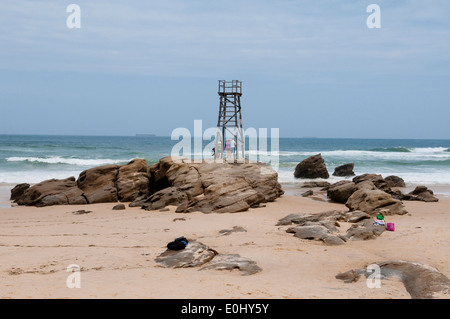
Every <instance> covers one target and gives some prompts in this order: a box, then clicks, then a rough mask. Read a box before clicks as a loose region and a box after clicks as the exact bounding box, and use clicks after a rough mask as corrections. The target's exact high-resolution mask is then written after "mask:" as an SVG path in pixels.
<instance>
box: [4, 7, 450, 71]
mask: <svg viewBox="0 0 450 319" xmlns="http://www.w3.org/2000/svg"><path fill="white" fill-rule="evenodd" d="M75 2H76V3H77V4H79V5H80V7H81V10H82V15H81V16H82V28H81V29H68V28H67V27H66V25H65V20H66V18H67V16H68V13H66V10H65V9H66V4H65V3H63V2H55V1H50V0H48V1H3V2H2V3H1V4H0V11H1V12H2V15H1V17H0V19H1V20H0V41H1V43H2V44H1V45H2V50H1V52H0V68H4V69H22V70H47V71H77V72H80V71H81V72H102V73H129V74H144V75H164V76H192V75H194V76H205V75H209V74H211V72H212V71H213V72H214V73H219V74H225V75H227V74H236V73H239V72H252V73H260V74H265V75H270V74H272V75H280V76H288V75H289V74H291V75H292V74H296V76H298V74H302V73H307V72H313V73H316V74H317V73H322V74H323V77H324V78H326V77H327V76H328V77H329V75H330V74H331V73H333V72H339V71H345V72H347V73H348V72H350V73H353V72H356V73H360V72H367V74H370V73H371V72H385V73H390V72H395V73H398V72H405V73H414V72H418V73H420V72H427V65H428V62H429V61H430V59H431V58H433V59H435V60H436V59H437V60H440V61H443V62H448V59H449V57H448V56H449V55H448V51H449V43H448V41H443V39H444V38H449V36H450V34H449V27H448V26H449V22H447V21H448V13H449V10H450V9H449V5H448V4H447V3H446V2H444V1H436V2H433V3H432V4H431V3H424V2H423V1H417V0H415V1H413V0H410V1H396V2H395V3H393V2H392V1H386V0H384V1H378V2H377V3H379V5H380V6H381V8H382V28H381V29H380V30H369V29H367V27H366V25H365V21H366V18H367V16H368V13H367V12H366V10H365V9H366V7H367V5H368V4H370V3H371V2H370V1H352V2H348V1H320V3H319V2H317V1H287V0H286V1H276V2H274V1H267V0H244V1H224V0H217V1H199V0H193V1H188V2H187V1H181V0H172V1H143V0H142V1H137V0H135V1H126V2H124V1H106V0H98V1H95V2H93V1H86V0H82V1H81V0H80V1H75ZM434 72H443V71H442V69H440V70H439V69H436V70H434Z"/></svg>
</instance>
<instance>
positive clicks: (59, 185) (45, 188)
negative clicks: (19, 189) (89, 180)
mask: <svg viewBox="0 0 450 319" xmlns="http://www.w3.org/2000/svg"><path fill="white" fill-rule="evenodd" d="M17 203H18V204H19V205H26V206H38V207H43V206H51V205H72V204H73V205H83V204H87V202H86V198H85V197H84V195H83V192H82V191H81V190H80V189H79V188H78V187H77V183H76V182H75V177H69V178H66V179H50V180H46V181H43V182H41V183H38V184H36V185H33V186H31V187H30V188H28V189H26V190H25V191H24V192H23V194H22V196H20V198H18V199H17Z"/></svg>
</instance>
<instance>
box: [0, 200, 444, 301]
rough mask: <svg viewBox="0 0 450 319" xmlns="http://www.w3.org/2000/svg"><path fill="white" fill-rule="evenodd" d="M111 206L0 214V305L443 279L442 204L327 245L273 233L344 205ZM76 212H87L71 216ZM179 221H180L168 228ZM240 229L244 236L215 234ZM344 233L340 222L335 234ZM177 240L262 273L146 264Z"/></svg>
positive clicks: (265, 293) (398, 286) (377, 293)
mask: <svg viewBox="0 0 450 319" xmlns="http://www.w3.org/2000/svg"><path fill="white" fill-rule="evenodd" d="M114 205H115V204H111V203H110V204H96V205H85V206H55V207H45V208H35V207H11V208H0V261H1V262H0V297H1V298H163V299H166V298H167V299H172V298H205V299H209V298H263V299H266V298H290V299H299V298H333V299H337V298H394V299H398V298H408V299H409V298H410V296H409V294H408V293H407V291H406V290H405V288H404V287H403V284H402V283H401V282H400V281H399V280H396V279H390V280H383V281H382V282H381V288H372V289H370V288H368V287H367V285H366V280H365V278H364V277H363V278H362V279H360V280H359V281H358V282H356V283H344V282H343V281H341V280H337V279H335V275H336V274H338V273H340V272H345V271H347V270H350V269H356V268H364V267H366V266H367V265H368V264H371V263H374V262H380V261H387V260H406V261H415V262H421V263H425V264H429V265H431V266H433V267H435V268H437V269H438V270H440V271H441V272H442V273H443V274H444V275H446V276H447V277H450V267H449V266H450V249H449V248H450V242H449V234H450V198H448V197H440V201H439V202H438V203H423V202H405V206H406V208H407V210H408V211H409V212H410V214H409V215H404V216H392V217H390V216H388V217H387V221H388V222H394V223H395V225H396V230H395V232H384V233H383V234H382V235H381V236H380V237H378V238H377V239H376V240H369V241H351V242H347V243H346V244H345V245H342V246H326V245H325V244H323V243H322V242H315V241H314V242H313V241H308V240H302V239H298V238H296V237H293V234H289V233H286V232H285V230H286V229H287V227H289V226H275V224H276V223H277V221H278V220H279V219H280V218H283V217H285V216H286V215H288V214H290V213H316V212H323V211H327V210H332V209H338V210H346V208H345V206H344V205H341V204H333V203H326V202H323V201H319V200H313V199H310V198H303V197H300V196H292V195H285V196H283V197H281V198H279V199H278V200H276V201H275V202H273V203H268V204H267V205H266V207H262V208H257V209H250V210H249V211H247V212H243V213H236V214H203V213H191V214H177V213H175V212H174V208H175V207H170V211H165V212H160V211H152V212H149V211H144V210H142V209H139V208H129V207H127V208H126V210H122V211H113V210H112V207H113V206H114ZM80 209H84V210H89V211H92V213H89V214H82V215H75V214H73V213H72V212H74V211H77V210H80ZM176 218H183V219H184V220H175V221H174V219H176ZM233 226H241V227H243V228H245V229H246V230H247V231H246V232H236V233H231V234H230V235H228V236H224V235H221V234H220V233H219V231H220V230H223V229H231V228H232V227H233ZM348 227H349V224H347V223H341V229H342V232H345V230H346V229H347V228H348ZM179 236H186V237H188V238H191V239H197V240H198V241H201V242H203V243H204V244H206V245H208V246H210V247H211V248H214V249H215V250H217V251H218V252H219V253H224V254H240V255H241V256H243V257H248V258H250V259H252V260H254V261H256V262H257V264H258V265H259V266H260V267H261V268H262V269H263V270H262V272H260V273H257V274H254V275H251V276H241V274H240V272H239V271H238V270H233V271H219V270H202V271H199V270H198V269H196V268H190V269H166V268H161V267H158V265H157V264H156V263H155V261H154V259H155V257H157V256H158V255H159V254H160V253H162V252H163V251H164V250H165V246H166V244H167V243H168V242H170V241H172V240H173V239H174V238H176V237H179ZM71 264H76V265H78V266H79V267H81V272H80V273H79V274H80V283H81V287H80V288H68V287H67V284H66V280H67V278H68V276H69V275H71V273H69V272H67V267H68V266H69V265H71Z"/></svg>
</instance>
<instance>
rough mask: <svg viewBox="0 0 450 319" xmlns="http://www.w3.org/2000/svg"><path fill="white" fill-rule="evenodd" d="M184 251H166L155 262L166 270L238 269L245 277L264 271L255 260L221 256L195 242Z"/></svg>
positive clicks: (237, 256) (228, 255)
mask: <svg viewBox="0 0 450 319" xmlns="http://www.w3.org/2000/svg"><path fill="white" fill-rule="evenodd" d="M188 240H189V244H188V245H187V246H186V248H185V249H183V250H166V251H165V252H163V253H162V254H161V255H159V256H158V257H156V259H155V262H156V263H158V264H159V266H161V267H165V268H189V267H202V268H200V270H206V269H217V270H233V269H238V270H239V271H241V273H242V275H243V276H248V275H253V274H256V273H257V272H260V271H261V270H262V269H261V268H260V267H259V266H258V265H257V264H256V262H254V261H253V260H251V259H249V258H245V257H241V256H240V255H238V254H219V253H218V252H217V251H216V250H214V249H212V248H210V247H208V246H206V245H204V244H203V243H201V242H198V241H195V240H190V239H188Z"/></svg>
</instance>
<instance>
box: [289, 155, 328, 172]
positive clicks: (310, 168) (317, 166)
mask: <svg viewBox="0 0 450 319" xmlns="http://www.w3.org/2000/svg"><path fill="white" fill-rule="evenodd" d="M294 176H295V177H297V178H328V177H330V175H329V174H328V170H327V167H326V165H325V161H324V160H323V158H322V155H321V154H317V155H314V156H311V157H308V158H307V159H304V160H303V161H301V162H300V163H298V165H297V166H296V167H295V172H294Z"/></svg>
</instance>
